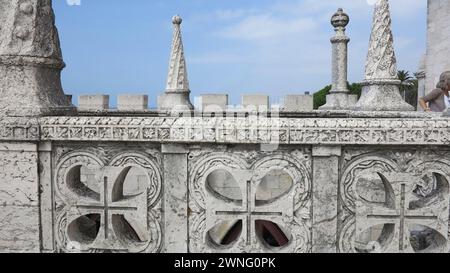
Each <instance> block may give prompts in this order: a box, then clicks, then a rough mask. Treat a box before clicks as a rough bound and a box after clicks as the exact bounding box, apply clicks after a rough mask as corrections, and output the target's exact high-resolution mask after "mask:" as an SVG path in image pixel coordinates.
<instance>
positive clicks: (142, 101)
mask: <svg viewBox="0 0 450 273" xmlns="http://www.w3.org/2000/svg"><path fill="white" fill-rule="evenodd" d="M147 108H148V96H147V95H119V96H117V109H118V110H119V111H131V112H133V111H139V110H146V109H147Z"/></svg>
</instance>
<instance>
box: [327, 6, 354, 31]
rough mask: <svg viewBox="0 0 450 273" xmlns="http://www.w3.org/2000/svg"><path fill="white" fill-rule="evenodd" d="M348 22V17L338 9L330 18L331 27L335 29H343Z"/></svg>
mask: <svg viewBox="0 0 450 273" xmlns="http://www.w3.org/2000/svg"><path fill="white" fill-rule="evenodd" d="M349 22H350V17H349V16H348V15H347V14H346V13H345V12H344V10H343V9H341V8H339V9H338V11H337V12H336V13H335V14H334V15H333V17H331V25H332V26H333V27H335V28H339V27H343V28H345V27H346V26H347V25H348V23H349Z"/></svg>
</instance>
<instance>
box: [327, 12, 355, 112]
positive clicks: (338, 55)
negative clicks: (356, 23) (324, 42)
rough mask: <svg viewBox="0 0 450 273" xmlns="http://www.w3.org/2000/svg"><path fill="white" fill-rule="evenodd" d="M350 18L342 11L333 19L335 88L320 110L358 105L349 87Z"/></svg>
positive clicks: (332, 42) (343, 108)
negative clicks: (347, 27)
mask: <svg viewBox="0 0 450 273" xmlns="http://www.w3.org/2000/svg"><path fill="white" fill-rule="evenodd" d="M349 22H350V18H349V16H348V15H347V14H345V13H344V11H343V10H342V9H338V11H337V12H336V13H335V14H334V15H333V17H332V18H331V24H332V25H333V27H334V30H335V32H336V34H335V36H334V37H332V38H331V44H332V49H333V50H332V75H333V87H332V89H331V91H330V95H328V96H327V103H326V104H325V105H324V106H322V107H320V110H347V109H350V108H352V106H354V104H355V103H356V100H357V98H356V96H355V95H350V94H349V90H348V86H347V62H348V43H349V42H350V38H348V37H347V36H346V34H345V27H346V26H347V25H348V23H349Z"/></svg>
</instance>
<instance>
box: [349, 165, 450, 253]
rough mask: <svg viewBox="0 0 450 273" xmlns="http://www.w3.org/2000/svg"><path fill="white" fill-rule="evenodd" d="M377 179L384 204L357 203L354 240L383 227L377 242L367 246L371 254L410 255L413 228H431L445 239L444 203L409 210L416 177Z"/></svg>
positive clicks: (383, 175) (390, 175) (384, 175)
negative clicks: (382, 187) (384, 199)
mask: <svg viewBox="0 0 450 273" xmlns="http://www.w3.org/2000/svg"><path fill="white" fill-rule="evenodd" d="M378 175H379V176H380V178H381V180H382V182H383V184H384V186H385V191H386V204H385V206H379V205H375V204H370V203H368V202H365V201H363V200H361V199H358V201H357V214H356V237H355V238H359V237H360V236H361V234H362V233H363V232H365V231H367V230H368V229H369V228H373V227H376V226H380V225H384V229H383V231H382V234H381V236H380V238H379V239H378V241H372V242H370V243H369V245H371V246H369V247H372V248H373V249H371V251H374V252H381V251H383V252H414V250H413V248H412V246H411V243H410V231H411V230H412V229H413V228H414V227H417V226H422V227H426V228H431V229H433V230H435V231H436V232H438V233H440V234H441V235H442V236H444V237H445V238H447V233H448V224H447V223H448V219H449V216H448V204H447V202H446V201H445V200H439V201H438V202H434V203H432V204H431V205H428V206H425V207H420V208H417V209H412V208H411V206H410V202H411V201H412V200H413V190H414V187H415V185H418V184H419V183H420V179H421V178H420V177H419V176H415V175H412V174H409V173H395V172H386V173H378ZM386 225H388V227H386Z"/></svg>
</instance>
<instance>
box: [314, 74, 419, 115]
mask: <svg viewBox="0 0 450 273" xmlns="http://www.w3.org/2000/svg"><path fill="white" fill-rule="evenodd" d="M398 78H399V80H400V82H401V83H400V94H401V95H402V97H403V99H404V100H405V101H406V102H407V103H409V104H411V105H412V106H414V107H415V108H416V109H417V99H418V98H417V96H418V90H419V83H418V80H417V79H416V78H415V77H414V76H411V75H410V72H409V71H405V70H400V71H398ZM331 88H332V86H331V85H327V86H325V87H324V88H322V89H321V90H319V91H317V92H316V93H314V109H319V107H320V106H322V105H325V103H326V102H327V98H326V97H327V95H328V94H330V91H331ZM348 89H349V90H350V93H351V94H352V95H357V96H358V99H359V98H360V97H361V92H362V85H361V84H360V83H352V84H350V83H349V84H348Z"/></svg>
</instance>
